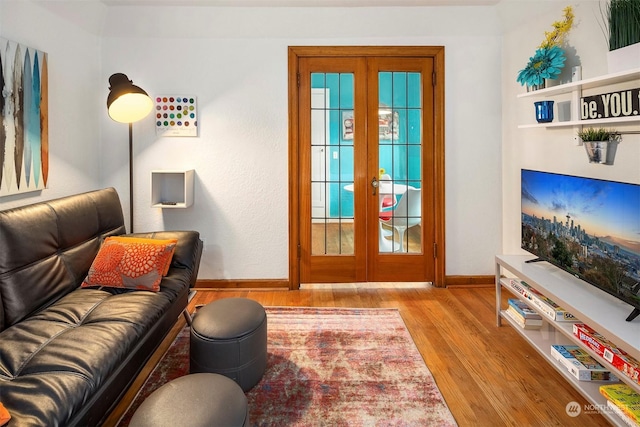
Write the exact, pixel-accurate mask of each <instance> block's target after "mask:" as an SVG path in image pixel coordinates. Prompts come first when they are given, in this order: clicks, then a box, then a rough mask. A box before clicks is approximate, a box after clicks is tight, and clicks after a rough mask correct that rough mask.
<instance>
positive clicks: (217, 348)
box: [190, 298, 267, 391]
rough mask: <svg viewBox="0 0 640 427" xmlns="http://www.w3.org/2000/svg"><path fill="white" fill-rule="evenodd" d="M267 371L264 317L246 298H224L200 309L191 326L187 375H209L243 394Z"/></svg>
mask: <svg viewBox="0 0 640 427" xmlns="http://www.w3.org/2000/svg"><path fill="white" fill-rule="evenodd" d="M266 367H267V314H266V313H265V311H264V307H262V305H260V304H259V303H257V302H256V301H253V300H251V299H248V298H223V299H220V300H217V301H213V302H211V303H209V304H207V305H205V306H204V307H202V308H201V309H200V310H198V312H197V313H196V314H195V316H194V317H193V322H192V324H191V346H190V372H191V373H192V374H193V373H198V372H212V373H216V374H222V375H225V376H227V377H229V378H231V379H232V380H234V381H235V382H237V383H238V384H239V385H240V387H242V389H243V390H244V391H248V390H250V389H251V388H252V387H253V386H255V385H256V384H257V383H258V381H260V379H261V378H262V375H263V374H264V371H265V369H266Z"/></svg>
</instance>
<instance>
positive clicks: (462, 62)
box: [0, 0, 502, 279]
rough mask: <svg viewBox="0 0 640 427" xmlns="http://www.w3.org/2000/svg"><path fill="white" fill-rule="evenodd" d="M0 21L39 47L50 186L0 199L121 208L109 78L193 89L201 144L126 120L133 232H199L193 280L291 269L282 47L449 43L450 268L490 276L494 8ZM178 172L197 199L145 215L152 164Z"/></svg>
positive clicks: (68, 15)
mask: <svg viewBox="0 0 640 427" xmlns="http://www.w3.org/2000/svg"><path fill="white" fill-rule="evenodd" d="M62 17H64V19H63V18H62ZM0 20H1V21H0V36H2V37H5V38H9V39H12V40H15V41H18V42H20V43H25V44H28V45H30V46H33V47H36V48H38V49H42V50H44V51H46V52H48V53H49V61H50V64H51V71H50V72H51V82H50V99H51V101H50V139H51V145H52V148H51V171H52V178H51V181H50V186H49V189H47V190H44V191H43V192H42V193H30V194H28V195H23V196H20V197H17V196H14V197H13V198H12V197H8V198H3V199H2V201H0V207H2V208H5V207H11V206H17V205H21V204H27V203H32V202H37V201H39V200H43V199H50V198H53V197H58V196H64V195H68V194H73V193H77V192H80V191H86V190H90V189H93V188H97V187H104V186H114V187H116V189H117V190H118V191H119V193H120V196H121V199H122V202H123V205H124V209H125V212H128V173H127V171H128V166H127V126H126V125H122V124H118V123H115V122H113V121H111V120H110V119H109V118H108V117H107V114H106V108H105V100H106V96H107V93H108V77H109V76H110V75H111V74H112V73H113V72H124V73H126V74H128V75H129V77H130V78H131V79H133V80H134V82H135V83H137V84H139V85H140V86H142V87H144V88H145V89H146V90H147V91H148V92H149V93H150V94H151V95H154V94H163V93H190V94H193V95H195V96H197V98H198V107H199V110H200V117H199V121H200V129H201V134H200V137H199V138H156V136H155V130H154V123H153V119H151V118H148V119H146V120H144V121H143V122H139V123H136V124H135V125H134V139H135V151H136V172H135V182H136V185H135V187H136V191H135V207H136V212H135V214H136V230H137V231H142V230H152V229H175V228H180V229H196V230H199V231H200V232H201V233H202V236H203V237H204V239H205V241H206V245H205V246H206V248H205V253H204V256H203V260H202V267H201V269H200V278H201V279H252V278H256V279H270V278H275V279H280V278H287V277H288V253H287V242H288V221H289V218H288V206H287V203H288V188H287V159H288V152H287V138H288V136H287V114H288V112H287V47H288V46H291V45H443V46H445V49H446V83H445V88H446V111H445V113H446V125H445V130H446V192H447V194H446V208H445V209H446V243H447V267H446V272H447V274H450V275H474V274H491V273H492V272H493V269H492V260H493V255H494V254H495V253H496V252H499V251H500V245H501V239H500V233H501V224H502V221H501V214H500V209H499V206H500V203H501V194H500V191H498V190H497V188H498V186H499V182H500V180H501V147H502V146H501V140H500V132H501V105H500V96H499V94H500V90H501V79H502V76H501V55H502V52H501V36H500V32H501V29H500V23H499V21H498V15H497V10H496V8H495V7H429V8H405V7H397V8H366V9H363V8H273V9H271V8H246V7H243V8H202V7H183V8H172V7H156V8H154V7H126V8H125V7H105V6H104V5H103V4H102V3H99V2H96V1H83V2H77V1H71V0H69V1H63V0H61V1H56V2H50V1H35V0H3V1H2V3H0ZM32 22H33V23H34V24H33V25H31V24H30V23H32ZM174 168H194V169H195V170H196V173H197V179H196V195H195V204H194V206H193V207H191V208H190V209H185V210H178V209H174V210H164V211H163V210H160V209H152V208H150V207H149V204H150V189H149V174H150V171H151V170H152V169H174ZM125 216H126V215H125Z"/></svg>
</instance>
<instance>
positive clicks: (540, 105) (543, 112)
mask: <svg viewBox="0 0 640 427" xmlns="http://www.w3.org/2000/svg"><path fill="white" fill-rule="evenodd" d="M533 105H534V107H535V111H536V121H537V122H538V123H550V122H552V121H553V101H538V102H534V103H533Z"/></svg>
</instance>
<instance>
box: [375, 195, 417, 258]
mask: <svg viewBox="0 0 640 427" xmlns="http://www.w3.org/2000/svg"><path fill="white" fill-rule="evenodd" d="M421 222H422V195H421V191H420V189H419V188H412V187H409V188H407V191H406V192H405V193H404V194H403V195H402V197H400V200H399V201H398V203H397V204H396V206H395V209H393V210H389V211H382V212H380V223H381V224H385V225H387V226H389V227H392V228H394V229H395V230H397V232H398V237H399V238H400V247H399V248H398V250H402V251H403V252H407V251H408V249H409V242H408V241H407V242H405V237H406V234H407V230H408V229H409V228H411V227H414V226H416V225H419V224H420V223H421ZM393 246H394V247H393V250H394V252H395V251H396V247H395V246H396V242H395V241H394V242H393Z"/></svg>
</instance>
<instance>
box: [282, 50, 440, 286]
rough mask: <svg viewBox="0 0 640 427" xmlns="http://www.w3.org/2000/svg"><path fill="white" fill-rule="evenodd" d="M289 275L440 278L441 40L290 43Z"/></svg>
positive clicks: (296, 280)
mask: <svg viewBox="0 0 640 427" xmlns="http://www.w3.org/2000/svg"><path fill="white" fill-rule="evenodd" d="M289 111H290V119H289V135H290V136H289V139H290V142H289V188H290V204H289V216H290V221H289V223H290V282H291V288H292V289H297V288H298V287H299V285H300V283H351V282H431V283H433V284H434V285H435V286H442V285H443V283H444V134H443V130H444V49H443V48H442V47H291V48H289Z"/></svg>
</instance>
